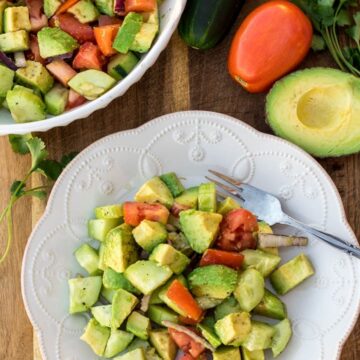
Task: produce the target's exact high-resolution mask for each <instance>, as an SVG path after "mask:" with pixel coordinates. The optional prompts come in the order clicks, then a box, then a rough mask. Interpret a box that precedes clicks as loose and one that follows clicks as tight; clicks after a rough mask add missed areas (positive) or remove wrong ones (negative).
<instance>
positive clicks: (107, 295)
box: [101, 287, 116, 303]
mask: <svg viewBox="0 0 360 360" xmlns="http://www.w3.org/2000/svg"><path fill="white" fill-rule="evenodd" d="M115 294H116V290H112V289H106V288H104V287H103V288H102V289H101V296H102V297H103V298H104V299H105V300H107V301H108V302H109V303H112V301H113V298H114V295H115Z"/></svg>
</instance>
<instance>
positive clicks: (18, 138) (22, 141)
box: [9, 134, 32, 155]
mask: <svg viewBox="0 0 360 360" xmlns="http://www.w3.org/2000/svg"><path fill="white" fill-rule="evenodd" d="M30 139H32V135H31V134H25V135H9V142H10V145H11V148H12V149H13V151H14V152H15V153H17V154H21V155H25V154H28V153H29V152H30V150H29V147H28V145H27V141H28V140H30Z"/></svg>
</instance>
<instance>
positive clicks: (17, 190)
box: [10, 180, 25, 198]
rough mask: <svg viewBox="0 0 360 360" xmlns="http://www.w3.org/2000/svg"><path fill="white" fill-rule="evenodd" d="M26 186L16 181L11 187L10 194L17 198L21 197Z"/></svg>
mask: <svg viewBox="0 0 360 360" xmlns="http://www.w3.org/2000/svg"><path fill="white" fill-rule="evenodd" d="M24 188H25V184H24V183H23V182H22V181H20V180H16V181H14V182H13V183H12V184H11V186H10V194H11V195H13V196H15V197H17V198H18V197H20V196H21V195H22V194H23V193H24Z"/></svg>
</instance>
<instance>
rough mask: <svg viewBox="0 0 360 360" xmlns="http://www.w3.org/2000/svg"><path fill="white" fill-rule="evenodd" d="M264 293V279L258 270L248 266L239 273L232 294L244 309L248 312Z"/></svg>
mask: <svg viewBox="0 0 360 360" xmlns="http://www.w3.org/2000/svg"><path fill="white" fill-rule="evenodd" d="M264 294H265V281H264V278H263V277H262V275H261V274H260V272H259V271H257V270H255V269H252V268H249V269H247V270H245V271H244V272H243V273H241V274H240V276H239V279H238V282H237V284H236V288H235V290H234V296H235V298H236V300H237V301H238V302H239V304H240V307H241V309H242V310H244V311H248V312H250V311H251V310H252V309H254V307H255V306H256V305H258V304H259V303H260V301H261V300H262V298H263V297H264Z"/></svg>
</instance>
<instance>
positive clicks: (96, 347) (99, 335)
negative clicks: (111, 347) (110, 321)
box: [80, 319, 110, 356]
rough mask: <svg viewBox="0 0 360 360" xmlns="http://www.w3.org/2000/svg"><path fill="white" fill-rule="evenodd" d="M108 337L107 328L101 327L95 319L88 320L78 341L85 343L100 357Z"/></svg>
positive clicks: (108, 330)
mask: <svg viewBox="0 0 360 360" xmlns="http://www.w3.org/2000/svg"><path fill="white" fill-rule="evenodd" d="M109 337H110V329H109V328H107V327H104V326H101V325H100V324H99V323H98V322H97V321H96V320H95V319H90V321H89V322H88V324H87V326H86V328H85V332H84V333H83V334H82V336H81V337H80V339H81V340H83V341H85V342H86V343H87V344H88V345H89V346H90V347H91V349H92V350H93V351H94V353H95V354H96V355H99V356H102V355H103V354H104V351H105V347H106V343H107V341H108V339H109Z"/></svg>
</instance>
